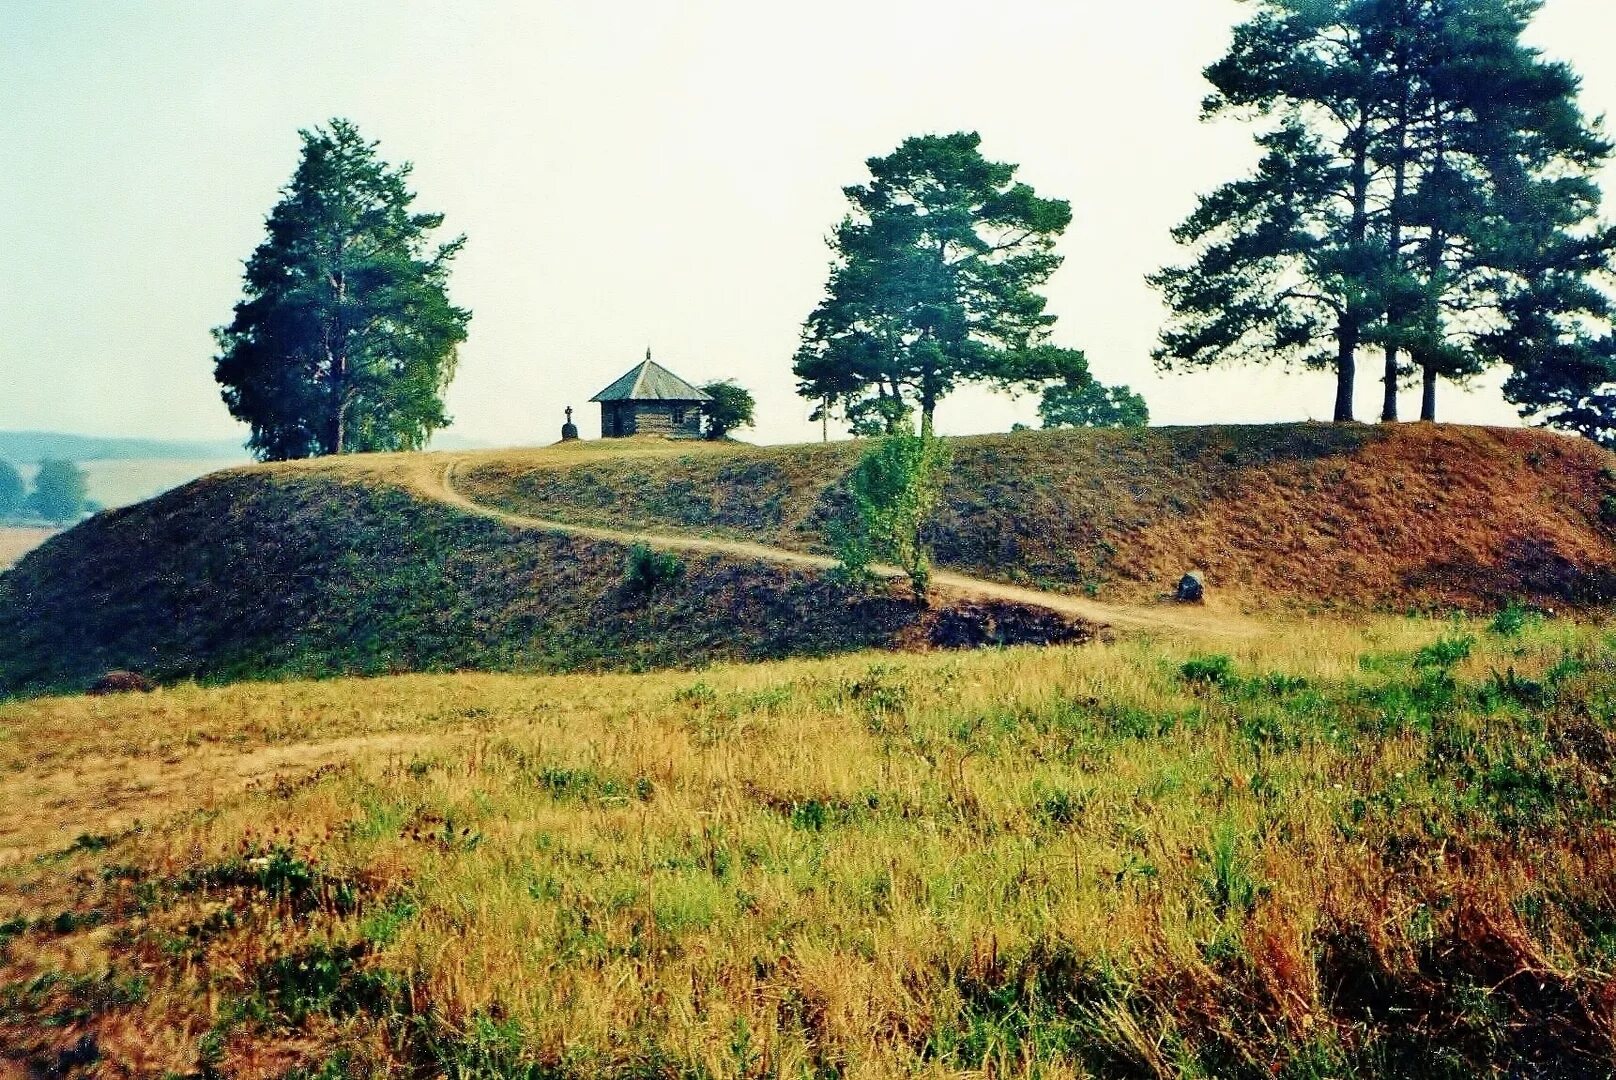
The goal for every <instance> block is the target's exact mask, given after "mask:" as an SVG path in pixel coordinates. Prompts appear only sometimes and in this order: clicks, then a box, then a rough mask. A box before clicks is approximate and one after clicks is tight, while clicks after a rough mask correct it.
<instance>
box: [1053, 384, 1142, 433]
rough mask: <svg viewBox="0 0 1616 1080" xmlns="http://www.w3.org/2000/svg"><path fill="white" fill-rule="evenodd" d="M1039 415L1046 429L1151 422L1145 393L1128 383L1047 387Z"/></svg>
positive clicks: (1137, 424) (1128, 425)
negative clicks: (1140, 393)
mask: <svg viewBox="0 0 1616 1080" xmlns="http://www.w3.org/2000/svg"><path fill="white" fill-rule="evenodd" d="M1038 418H1039V419H1040V420H1042V421H1043V424H1044V427H1046V428H1058V427H1144V426H1146V425H1147V424H1149V423H1150V409H1149V407H1147V406H1146V405H1145V399H1144V398H1143V397H1142V396H1140V395H1139V394H1136V393H1134V392H1133V391H1132V390H1130V389H1128V388H1127V387H1126V386H1105V385H1103V384H1101V383H1098V382H1094V381H1093V380H1089V381H1088V382H1083V383H1079V384H1076V385H1074V384H1073V383H1070V382H1067V383H1057V384H1055V385H1054V386H1049V387H1046V388H1045V389H1044V396H1043V400H1042V401H1041V402H1039V405H1038Z"/></svg>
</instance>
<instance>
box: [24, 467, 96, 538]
mask: <svg viewBox="0 0 1616 1080" xmlns="http://www.w3.org/2000/svg"><path fill="white" fill-rule="evenodd" d="M88 494H89V481H88V478H87V477H86V476H85V474H84V470H83V469H81V468H79V467H78V466H77V465H75V464H73V462H71V461H63V460H60V459H58V458H46V459H45V460H43V461H41V462H40V463H39V472H38V473H36V474H35V476H34V490H33V493H32V494H30V495H29V496H28V508H29V509H30V510H32V511H33V512H34V513H36V514H38V515H39V516H40V517H42V518H44V519H45V520H46V521H54V522H56V523H57V524H66V523H67V522H70V521H74V520H76V519H77V518H78V516H79V515H80V514H82V513H83V512H84V500H85V498H86V496H87V495H88Z"/></svg>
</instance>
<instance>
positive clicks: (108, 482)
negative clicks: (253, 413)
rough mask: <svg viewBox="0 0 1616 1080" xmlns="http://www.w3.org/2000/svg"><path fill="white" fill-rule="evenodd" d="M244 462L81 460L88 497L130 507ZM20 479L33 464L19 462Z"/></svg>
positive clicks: (238, 459)
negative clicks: (88, 486) (87, 487)
mask: <svg viewBox="0 0 1616 1080" xmlns="http://www.w3.org/2000/svg"><path fill="white" fill-rule="evenodd" d="M245 464H247V458H246V456H245V455H243V456H241V457H234V458H217V457H209V458H130V459H127V460H108V461H85V462H80V463H79V467H80V468H82V469H83V470H84V471H85V473H87V474H88V476H89V482H90V499H91V501H93V502H98V503H100V504H101V505H102V506H107V507H113V506H129V505H130V504H132V503H137V502H140V501H141V500H143V499H149V498H151V497H152V496H153V495H160V494H162V493H163V492H165V491H168V490H169V489H170V488H177V487H179V486H180V485H181V484H188V483H190V482H191V481H192V480H195V479H196V478H197V477H199V476H205V475H207V474H208V473H210V472H216V471H217V470H219V469H230V468H234V467H235V466H237V465H245ZM17 468H18V471H19V472H21V473H22V475H23V479H25V480H27V481H28V482H29V483H32V482H33V478H34V474H35V473H36V472H38V471H39V466H38V465H37V464H36V465H19V466H18V467H17Z"/></svg>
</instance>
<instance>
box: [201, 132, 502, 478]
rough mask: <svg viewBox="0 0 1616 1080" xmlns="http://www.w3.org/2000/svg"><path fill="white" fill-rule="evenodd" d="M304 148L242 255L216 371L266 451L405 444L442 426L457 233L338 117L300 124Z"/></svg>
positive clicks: (462, 317)
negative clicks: (264, 229)
mask: <svg viewBox="0 0 1616 1080" xmlns="http://www.w3.org/2000/svg"><path fill="white" fill-rule="evenodd" d="M300 134H301V136H302V140H303V149H302V158H301V160H300V161H299V163H298V166H297V170H296V172H295V173H294V174H293V176H292V179H291V182H290V183H289V184H288V185H287V186H286V188H285V189H284V190H283V191H282V194H281V199H280V201H279V202H278V203H277V204H276V205H275V207H274V209H273V210H271V211H270V215H269V220H268V236H267V238H266V239H265V240H264V242H263V243H262V244H260V245H259V247H258V249H257V250H256V251H254V252H253V255H252V257H251V258H250V259H249V260H248V261H247V268H246V274H245V279H244V280H245V288H244V293H245V295H244V298H243V299H242V301H241V302H240V303H238V304H237V305H236V308H235V318H234V319H233V320H232V321H231V323H230V324H229V325H228V326H225V327H221V328H220V329H219V330H217V331H215V337H216V339H217V341H218V344H219V350H220V351H219V355H218V357H217V358H216V370H215V378H216V379H217V381H218V382H219V383H220V384H221V385H222V386H223V388H224V389H223V397H224V400H225V404H226V405H227V406H228V407H229V409H230V413H231V415H232V416H235V417H236V418H237V419H240V420H244V421H246V422H247V423H248V424H250V425H251V427H252V436H251V439H250V441H249V443H248V445H249V447H250V448H251V449H252V450H253V452H254V453H255V454H256V455H257V456H258V457H260V458H263V459H266V460H283V459H287V458H302V457H311V456H315V455H320V454H341V453H348V452H356V451H367V450H415V449H419V448H420V447H421V446H422V445H424V444H425V442H426V440H427V437H428V436H429V435H431V433H432V432H433V431H435V430H437V429H439V428H442V427H444V426H446V425H447V424H448V423H449V417H448V416H447V415H446V414H445V412H444V405H443V392H444V390H445V388H446V387H447V386H448V384H449V381H450V379H451V378H452V377H453V375H454V370H455V359H456V349H457V347H458V346H459V344H460V343H461V342H463V341H464V340H465V338H466V324H467V322H468V321H469V320H470V318H471V316H470V313H469V312H467V311H466V310H464V309H462V308H458V307H456V306H455V305H454V304H452V303H451V302H450V300H449V296H448V291H447V286H448V276H449V267H450V263H451V261H452V260H453V259H454V257H455V255H456V254H458V253H459V251H460V250H461V248H462V246H463V245H464V243H465V238H464V237H459V238H456V239H454V240H450V241H448V242H447V243H443V244H434V243H433V242H432V240H431V238H430V236H431V234H432V233H433V232H434V230H436V229H438V228H439V227H440V226H441V225H442V223H443V215H442V214H425V213H414V212H412V211H411V209H410V207H411V204H412V202H413V201H414V198H415V196H414V194H413V193H412V192H411V191H410V190H409V188H408V186H407V181H408V178H409V174H410V166H409V165H408V164H405V165H401V166H398V167H396V168H394V167H390V166H388V165H387V164H386V163H385V162H383V161H382V160H381V159H380V158H379V157H378V156H377V153H376V144H375V143H372V142H366V141H365V140H364V139H363V138H362V137H361V136H360V134H359V132H358V130H357V129H356V128H355V127H354V126H353V125H352V124H351V123H349V122H347V121H345V120H340V119H338V120H333V121H331V123H330V126H329V127H327V128H316V129H315V130H313V131H304V132H301V133H300Z"/></svg>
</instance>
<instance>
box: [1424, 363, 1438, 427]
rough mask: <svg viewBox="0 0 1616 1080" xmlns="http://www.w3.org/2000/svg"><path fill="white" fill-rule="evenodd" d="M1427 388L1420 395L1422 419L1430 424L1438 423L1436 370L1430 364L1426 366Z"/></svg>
mask: <svg viewBox="0 0 1616 1080" xmlns="http://www.w3.org/2000/svg"><path fill="white" fill-rule="evenodd" d="M1424 369H1425V387H1424V389H1423V390H1422V392H1421V394H1420V419H1421V420H1423V421H1425V422H1426V423H1428V424H1434V423H1436V368H1434V367H1432V366H1431V365H1430V364H1426V365H1424Z"/></svg>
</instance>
